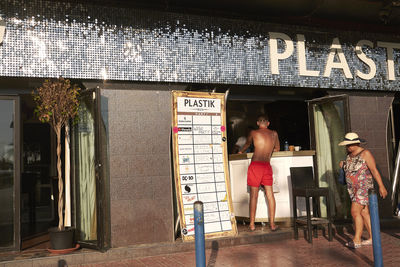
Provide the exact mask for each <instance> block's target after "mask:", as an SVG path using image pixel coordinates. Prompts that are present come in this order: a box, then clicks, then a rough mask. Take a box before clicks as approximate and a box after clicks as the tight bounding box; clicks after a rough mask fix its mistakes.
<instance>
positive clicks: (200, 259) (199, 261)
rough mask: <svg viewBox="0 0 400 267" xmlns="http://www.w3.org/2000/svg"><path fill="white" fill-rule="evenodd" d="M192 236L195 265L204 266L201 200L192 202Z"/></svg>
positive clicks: (204, 253) (204, 250) (197, 266)
mask: <svg viewBox="0 0 400 267" xmlns="http://www.w3.org/2000/svg"><path fill="white" fill-rule="evenodd" d="M193 206H194V237H195V245H196V267H206V247H205V239H204V213H203V202H201V201H196V202H195V203H194V204H193Z"/></svg>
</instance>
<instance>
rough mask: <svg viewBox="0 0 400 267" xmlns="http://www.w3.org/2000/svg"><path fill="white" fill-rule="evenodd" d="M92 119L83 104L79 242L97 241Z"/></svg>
mask: <svg viewBox="0 0 400 267" xmlns="http://www.w3.org/2000/svg"><path fill="white" fill-rule="evenodd" d="M94 134H95V133H94V118H93V115H92V113H91V111H90V109H88V107H87V105H86V103H85V102H82V103H81V105H80V108H79V123H78V125H77V137H76V142H77V151H76V153H77V163H76V164H77V166H76V167H77V168H76V169H77V191H78V196H77V198H76V199H77V201H78V202H79V203H78V206H79V210H78V211H77V212H78V213H79V214H77V218H79V219H78V220H77V224H79V226H78V229H79V230H80V239H81V240H96V239H97V220H96V180H95V179H96V173H95V165H94V164H95V142H94V140H95V139H94V138H95V136H94Z"/></svg>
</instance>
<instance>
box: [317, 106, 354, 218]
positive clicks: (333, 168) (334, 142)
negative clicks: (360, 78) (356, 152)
mask: <svg viewBox="0 0 400 267" xmlns="http://www.w3.org/2000/svg"><path fill="white" fill-rule="evenodd" d="M343 112H344V111H343V101H332V102H326V103H320V104H314V122H315V141H316V151H317V153H316V157H317V163H318V174H319V175H318V183H319V186H321V187H328V188H329V189H330V190H329V191H330V197H331V199H332V201H331V213H332V216H334V217H335V218H336V219H343V218H347V216H348V213H349V200H348V195H347V191H346V188H345V186H343V185H340V184H339V183H338V182H337V176H338V172H339V161H340V160H341V159H344V158H345V155H346V153H345V150H344V149H343V147H339V146H338V143H339V142H340V141H341V140H342V139H343V136H344V134H345V132H344V131H345V130H344V128H345V127H344V113H343ZM321 215H322V216H326V203H325V200H321Z"/></svg>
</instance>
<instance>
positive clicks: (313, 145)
mask: <svg viewBox="0 0 400 267" xmlns="http://www.w3.org/2000/svg"><path fill="white" fill-rule="evenodd" d="M340 100H342V101H343V115H344V132H345V133H348V132H350V131H351V123H350V105H349V95H347V94H341V95H333V96H324V97H320V98H314V99H311V100H307V101H306V102H307V105H308V121H309V131H310V148H311V149H312V150H314V151H315V152H316V153H317V144H316V137H315V120H314V110H313V105H314V104H324V103H329V102H334V101H340ZM313 162H314V177H316V179H315V181H314V182H315V185H316V186H318V179H319V178H318V177H319V175H320V173H319V170H318V169H319V168H318V160H317V157H314V159H313ZM331 203H333V202H332V201H331ZM318 206H319V205H318ZM319 209H320V207H318V212H320V210H319Z"/></svg>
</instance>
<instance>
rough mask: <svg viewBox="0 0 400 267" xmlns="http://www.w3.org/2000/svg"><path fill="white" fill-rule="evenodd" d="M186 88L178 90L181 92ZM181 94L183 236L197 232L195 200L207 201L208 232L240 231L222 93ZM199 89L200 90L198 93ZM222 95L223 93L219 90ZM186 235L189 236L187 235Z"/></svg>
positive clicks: (177, 129) (177, 128) (177, 132)
mask: <svg viewBox="0 0 400 267" xmlns="http://www.w3.org/2000/svg"><path fill="white" fill-rule="evenodd" d="M179 93H180V94H182V92H177V94H179ZM186 93H187V94H183V95H177V96H175V98H174V103H176V106H175V110H174V112H175V113H174V121H173V124H174V125H173V134H174V141H175V142H174V143H175V144H174V147H175V158H176V161H177V162H176V164H175V167H176V168H177V170H175V173H176V174H178V176H179V178H178V179H176V180H177V187H178V188H177V189H178V190H177V193H179V194H180V195H181V203H180V204H181V207H182V209H181V213H182V212H183V213H184V214H181V228H182V236H183V237H185V236H186V237H188V236H193V235H194V211H193V203H194V202H195V201H197V200H200V201H202V202H203V204H204V205H203V208H204V232H205V234H206V235H207V234H213V233H220V232H232V233H234V234H235V233H236V225H232V220H231V218H234V216H233V214H232V208H230V207H231V206H232V205H230V197H229V192H228V191H227V174H226V173H225V170H226V169H227V168H225V167H226V164H227V162H226V160H224V158H226V154H225V153H226V149H225V147H226V133H225V130H226V128H225V125H224V124H225V123H224V120H223V118H222V108H223V106H222V101H223V100H224V98H222V97H215V98H212V95H211V97H210V94H209V93H204V95H206V96H207V98H205V97H204V98H203V97H193V96H190V92H186ZM197 95H199V92H196V96H197ZM219 95H221V94H219ZM184 239H185V238H184Z"/></svg>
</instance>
